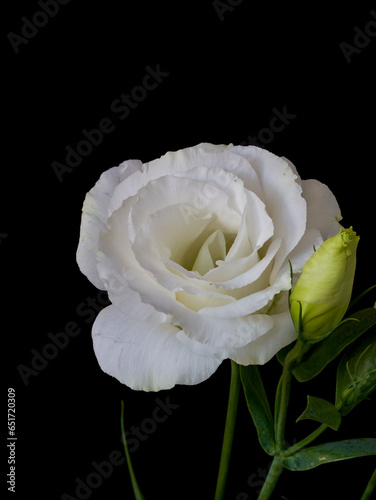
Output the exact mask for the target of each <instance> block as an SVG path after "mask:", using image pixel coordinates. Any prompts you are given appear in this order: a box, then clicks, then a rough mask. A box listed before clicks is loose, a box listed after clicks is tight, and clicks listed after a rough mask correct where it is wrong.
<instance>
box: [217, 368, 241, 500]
mask: <svg viewBox="0 0 376 500" xmlns="http://www.w3.org/2000/svg"><path fill="white" fill-rule="evenodd" d="M239 391H240V374H239V366H238V365H237V364H236V363H235V362H234V361H231V382H230V394H229V398H228V406H227V415H226V425H225V432H224V436H223V443H222V453H221V461H220V464H219V471H218V479H217V487H216V490H215V500H223V498H224V495H225V487H226V480H227V473H228V466H229V462H230V456H231V448H232V441H233V438H234V430H235V420H236V413H237V410H238V400H239Z"/></svg>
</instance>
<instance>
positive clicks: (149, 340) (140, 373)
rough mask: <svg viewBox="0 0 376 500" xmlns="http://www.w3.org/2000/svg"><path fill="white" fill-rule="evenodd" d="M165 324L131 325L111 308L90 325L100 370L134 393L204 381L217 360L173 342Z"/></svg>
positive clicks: (172, 333) (170, 327) (172, 329)
mask: <svg viewBox="0 0 376 500" xmlns="http://www.w3.org/2000/svg"><path fill="white" fill-rule="evenodd" d="M178 331H179V329H178V328H176V327H174V326H173V325H171V324H169V323H165V324H158V323H144V322H135V321H132V320H130V319H129V318H127V317H126V316H124V315H123V314H122V313H120V312H119V311H118V310H117V309H116V308H115V307H114V306H109V307H106V308H105V309H103V310H102V311H101V312H100V313H99V315H98V317H97V319H96V320H95V323H94V325H93V343H94V350H95V354H96V356H97V359H98V362H99V365H100V366H101V368H102V370H103V371H104V372H106V373H108V374H109V375H112V376H113V377H116V378H117V379H118V380H119V381H120V382H121V383H123V384H126V385H127V386H129V387H131V388H132V389H135V390H143V391H160V390H163V389H170V388H171V387H173V386H174V385H176V384H185V385H194V384H199V383H200V382H203V381H204V380H206V379H208V378H209V377H210V376H211V375H212V374H213V373H214V372H215V371H216V369H217V368H218V366H219V365H220V363H221V360H220V359H218V358H215V357H214V356H204V355H200V354H196V353H194V352H192V351H191V350H189V349H188V348H187V347H186V346H184V345H183V344H182V343H181V342H180V341H179V340H178V339H177V338H176V334H177V333H178Z"/></svg>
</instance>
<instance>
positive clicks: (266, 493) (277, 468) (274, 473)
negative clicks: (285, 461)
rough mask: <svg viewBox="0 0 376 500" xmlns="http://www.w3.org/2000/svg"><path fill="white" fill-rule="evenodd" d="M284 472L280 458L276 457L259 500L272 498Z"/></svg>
mask: <svg viewBox="0 0 376 500" xmlns="http://www.w3.org/2000/svg"><path fill="white" fill-rule="evenodd" d="M282 470H283V465H282V461H281V459H280V457H274V459H273V462H272V465H271V467H270V469H269V472H268V475H267V476H266V479H265V483H264V484H263V486H262V489H261V491H260V494H259V496H258V499H257V500H268V499H269V498H270V496H271V494H272V493H273V490H274V488H275V485H276V484H277V481H278V479H279V476H280V475H281V472H282Z"/></svg>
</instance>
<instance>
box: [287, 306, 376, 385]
mask: <svg viewBox="0 0 376 500" xmlns="http://www.w3.org/2000/svg"><path fill="white" fill-rule="evenodd" d="M351 318H354V319H357V320H358V321H347V322H346V323H342V324H341V325H340V326H339V327H338V328H336V329H335V331H334V332H333V333H332V334H331V335H330V336H329V337H327V338H326V339H324V340H322V341H321V342H319V343H317V344H314V345H312V347H311V349H310V350H309V351H308V353H307V355H306V356H305V357H304V358H303V361H302V362H301V363H300V364H299V365H298V366H296V367H295V369H294V371H293V374H294V376H295V377H296V378H297V380H299V382H306V381H307V380H311V379H312V378H314V377H316V375H318V374H319V373H320V372H321V371H322V370H323V369H324V368H325V366H326V365H327V364H328V363H330V361H332V360H333V359H335V358H336V357H337V356H338V354H340V352H341V351H343V349H344V348H345V347H347V346H348V345H349V344H351V343H352V342H354V341H355V340H356V339H357V338H358V337H360V335H362V334H363V333H365V332H366V331H367V330H368V329H369V328H371V327H372V326H373V325H375V324H376V309H375V308H374V307H369V308H367V309H363V310H361V311H358V312H356V313H354V314H352V315H351Z"/></svg>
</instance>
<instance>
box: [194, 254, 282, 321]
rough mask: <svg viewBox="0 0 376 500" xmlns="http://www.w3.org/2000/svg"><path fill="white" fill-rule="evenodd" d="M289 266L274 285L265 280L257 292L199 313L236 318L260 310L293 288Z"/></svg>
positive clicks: (279, 275)
mask: <svg viewBox="0 0 376 500" xmlns="http://www.w3.org/2000/svg"><path fill="white" fill-rule="evenodd" d="M287 266H288V264H287ZM287 266H284V268H283V272H282V270H281V272H280V273H279V274H278V276H277V278H276V280H275V282H274V283H273V284H272V285H270V286H267V285H266V284H265V282H263V283H262V286H260V289H259V291H256V292H255V293H250V294H249V295H247V296H245V297H243V298H240V299H238V300H237V301H236V302H233V303H231V304H227V305H224V306H220V307H211V308H209V307H208V308H204V309H200V311H199V312H198V314H199V315H200V316H201V315H202V316H215V317H216V318H236V317H239V316H244V315H246V314H253V313H255V312H257V311H260V309H262V308H264V307H265V306H267V304H268V303H269V301H271V300H273V299H274V297H275V296H276V295H277V294H278V293H279V292H281V291H283V290H289V289H290V288H291V277H290V271H289V269H288V268H287ZM265 274H266V273H265ZM261 278H262V277H261Z"/></svg>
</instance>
